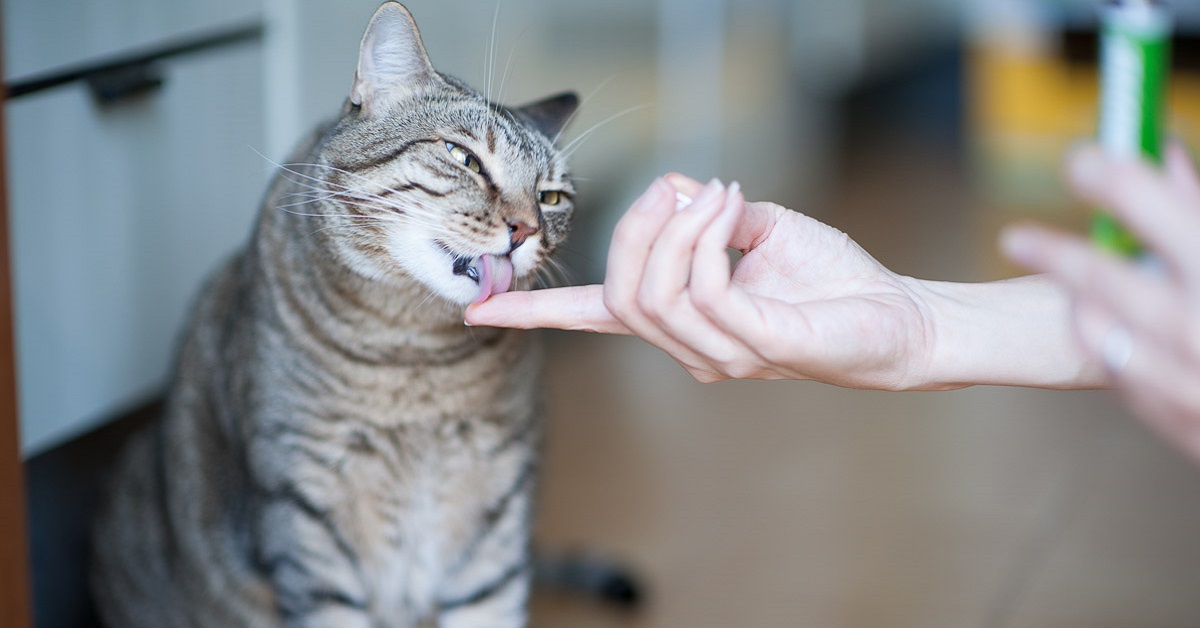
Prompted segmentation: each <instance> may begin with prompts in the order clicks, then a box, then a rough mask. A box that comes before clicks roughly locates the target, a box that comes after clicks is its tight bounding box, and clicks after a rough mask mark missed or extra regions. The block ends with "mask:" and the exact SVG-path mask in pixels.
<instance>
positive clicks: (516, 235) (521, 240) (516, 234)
mask: <svg viewBox="0 0 1200 628" xmlns="http://www.w3.org/2000/svg"><path fill="white" fill-rule="evenodd" d="M504 222H505V224H507V225H508V238H509V242H510V243H511V245H512V246H511V247H510V248H509V252H512V251H515V250H517V247H519V246H521V245H522V244H525V240H527V239H528V238H529V236H531V235H533V234H535V233H537V232H538V228H537V227H533V226H530V225H529V224H528V223H526V222H524V221H522V220H506V221H504Z"/></svg>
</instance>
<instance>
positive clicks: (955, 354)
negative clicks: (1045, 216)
mask: <svg viewBox="0 0 1200 628" xmlns="http://www.w3.org/2000/svg"><path fill="white" fill-rule="evenodd" d="M916 286H917V287H916V288H915V290H917V291H918V292H919V293H920V294H922V295H924V297H925V305H926V306H927V316H928V317H929V339H930V345H929V347H928V351H929V355H928V361H927V368H926V371H925V373H926V375H925V377H924V378H923V379H924V382H923V383H922V384H920V385H919V386H918V387H919V388H921V389H926V390H945V389H954V388H962V387H965V386H970V385H975V384H992V385H1003V386H1029V387H1035V388H1056V389H1080V388H1099V387H1103V386H1104V385H1105V375H1104V371H1103V368H1102V367H1101V366H1100V365H1099V364H1098V363H1096V362H1095V361H1094V360H1091V359H1089V358H1088V357H1087V355H1086V354H1085V353H1084V352H1083V350H1082V348H1081V347H1080V346H1079V344H1078V340H1077V338H1076V335H1075V333H1074V331H1073V329H1072V314H1071V303H1070V299H1069V298H1068V296H1067V293H1066V292H1065V291H1064V290H1063V289H1062V288H1061V287H1060V286H1058V285H1057V284H1055V283H1054V282H1052V281H1051V280H1049V279H1048V278H1046V277H1044V276H1040V275H1036V276H1029V277H1021V278H1017V279H1010V280H1006V281H996V282H990V283H974V284H970V283H947V282H934V281H916Z"/></svg>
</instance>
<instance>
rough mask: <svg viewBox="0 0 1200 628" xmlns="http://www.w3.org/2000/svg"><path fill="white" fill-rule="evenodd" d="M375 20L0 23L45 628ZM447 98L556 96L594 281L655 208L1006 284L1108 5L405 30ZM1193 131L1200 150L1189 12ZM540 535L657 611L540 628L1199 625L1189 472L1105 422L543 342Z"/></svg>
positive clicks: (176, 18)
mask: <svg viewBox="0 0 1200 628" xmlns="http://www.w3.org/2000/svg"><path fill="white" fill-rule="evenodd" d="M376 5H377V2H376V1H375V0H352V1H351V0H345V1H342V2H337V3H333V2H327V1H320V0H250V1H247V0H200V1H194V2H189V3H161V2H153V1H152V0H88V1H83V0H66V1H62V2H55V3H47V2H41V1H38V0H5V2H4V3H3V5H2V9H0V10H2V11H3V23H4V30H3V54H4V73H5V77H6V84H7V87H8V91H7V93H8V98H7V101H6V111H5V113H6V116H7V125H8V127H7V137H6V139H7V146H6V150H7V157H8V168H9V172H8V176H9V202H10V210H9V213H10V221H11V225H10V231H11V242H10V251H11V255H12V258H13V273H14V313H15V315H16V325H17V350H18V355H17V359H18V376H19V386H20V395H19V402H20V415H21V426H20V427H21V434H22V451H23V453H24V456H25V460H26V476H27V483H28V496H27V498H28V501H29V509H30V519H29V521H30V533H31V547H32V553H33V562H34V590H35V598H36V600H35V611H36V617H37V625H38V626H41V627H58V626H63V627H66V626H86V625H91V622H92V621H94V620H93V618H92V617H91V615H90V610H89V609H90V607H89V605H88V602H87V599H86V593H85V592H84V587H83V561H84V560H85V555H86V552H85V548H84V542H85V541H84V534H83V529H84V527H83V524H84V521H85V520H86V517H87V514H88V512H89V510H90V508H91V506H92V504H93V503H94V500H95V491H94V481H95V478H96V477H97V476H98V474H99V473H100V472H102V470H103V468H104V466H105V464H107V462H108V460H109V459H110V458H111V453H112V451H114V449H115V447H116V446H117V445H118V444H119V442H120V440H121V437H122V436H123V434H124V433H125V432H126V430H127V429H128V427H129V426H130V425H132V424H136V423H137V422H138V421H142V420H145V417H146V416H149V415H151V414H152V413H153V403H154V400H155V399H156V398H157V397H158V395H159V394H160V392H161V387H162V384H163V382H164V380H165V374H166V372H167V370H168V368H169V363H170V355H171V350H172V347H173V342H174V339H175V336H176V334H177V333H178V331H179V327H180V325H181V322H182V318H183V316H184V314H185V312H186V310H187V308H188V305H189V302H190V300H191V298H192V296H193V295H194V294H195V292H196V290H197V288H198V286H199V283H200V281H201V280H202V279H203V277H204V276H205V275H206V274H207V273H208V272H210V271H211V270H212V269H213V268H214V267H215V266H216V265H217V264H218V263H219V260H220V259H222V258H223V257H225V256H227V255H228V254H229V253H230V252H232V251H233V250H234V249H235V248H236V247H238V246H240V245H241V243H242V242H244V241H245V239H246V238H247V236H248V234H249V229H250V225H251V222H252V220H253V217H254V215H255V213H256V211H257V207H256V205H257V202H258V200H259V198H260V196H261V194H262V190H263V188H264V186H265V184H266V182H267V180H268V178H269V177H270V176H271V173H272V171H273V165H272V163H273V162H282V161H284V160H286V158H287V153H288V151H289V150H290V148H291V146H292V145H293V144H294V143H295V142H296V141H297V140H298V139H299V138H300V137H301V136H302V135H303V133H304V132H305V131H306V129H308V128H310V127H311V126H312V125H314V124H316V123H317V122H318V121H319V120H322V119H324V118H326V117H328V116H331V115H334V114H335V113H336V112H337V110H338V107H339V106H340V104H341V102H342V101H343V99H344V98H345V95H346V93H347V90H348V89H349V85H350V81H351V78H352V76H353V72H354V62H355V58H356V55H357V45H358V40H359V37H360V35H361V32H362V29H363V27H364V26H365V24H366V21H367V19H368V18H369V17H370V15H371V13H372V12H373V10H374V9H375V7H376ZM407 5H408V6H409V8H410V9H411V10H412V12H413V13H414V15H415V16H416V18H417V22H418V24H419V25H420V27H421V30H422V33H423V35H424V38H425V43H426V46H427V48H428V50H429V52H430V56H431V57H432V59H433V62H434V64H435V66H437V67H438V68H439V69H440V70H442V71H444V72H447V73H450V74H453V75H456V76H458V77H460V78H462V79H464V80H466V81H468V82H469V83H471V84H473V85H475V86H477V87H479V88H481V89H483V88H488V87H489V86H490V91H491V93H492V95H493V96H494V97H497V98H500V99H502V100H504V101H506V102H509V103H520V102H524V101H529V100H534V99H536V98H539V97H541V96H543V95H547V94H550V93H556V92H558V91H562V90H564V89H573V90H576V91H578V92H579V93H580V94H581V95H582V96H583V97H584V106H583V110H582V112H581V114H580V115H579V116H578V118H577V119H576V121H575V123H574V125H573V127H572V129H571V130H570V132H568V134H567V135H566V137H565V139H564V142H567V143H570V144H571V145H572V150H573V151H574V152H573V166H574V171H575V173H576V175H577V177H578V187H579V188H580V194H579V210H578V212H577V220H576V225H575V229H574V234H573V236H572V240H571V243H570V246H569V247H568V250H567V251H566V253H565V261H566V263H567V265H568V267H569V269H570V273H571V278H572V280H573V281H575V282H595V281H599V280H601V279H602V277H603V267H604V260H605V254H606V248H607V243H608V239H609V236H610V234H611V229H612V226H613V224H614V223H615V222H616V220H617V219H618V218H619V216H620V214H621V213H622V212H623V211H624V209H625V208H626V207H627V206H628V204H629V202H630V201H631V200H632V199H633V198H635V197H636V196H637V194H638V193H640V191H641V190H642V189H644V187H645V186H646V185H647V184H648V183H649V182H650V181H651V180H652V179H653V178H654V177H655V176H657V175H659V174H661V173H663V172H666V171H671V170H674V171H680V172H684V173H686V174H689V175H692V176H694V177H696V178H700V179H705V178H709V177H713V176H719V177H721V178H723V179H724V180H726V181H730V180H738V181H740V182H742V184H743V186H744V188H745V189H746V191H747V195H748V196H749V197H750V198H752V199H762V200H773V201H776V202H779V203H781V204H783V205H786V206H788V207H791V208H794V209H796V210H799V211H803V212H805V213H808V214H810V215H813V216H815V217H817V218H819V219H821V220H823V221H826V222H828V223H830V224H832V225H834V226H836V227H838V228H840V229H842V230H844V231H846V232H847V233H849V234H850V236H851V237H853V238H855V239H856V240H857V241H858V242H859V243H860V244H862V245H863V246H864V247H865V248H866V249H867V250H868V251H870V252H871V253H872V254H874V255H875V256H876V257H878V258H879V259H880V260H881V261H882V262H883V263H884V264H886V265H888V266H889V267H891V268H892V269H894V270H896V271H898V272H901V273H905V274H911V275H915V276H919V277H923V278H929V279H944V280H959V281H985V280H991V279H997V278H1001V277H1007V276H1011V275H1013V274H1016V273H1018V272H1019V271H1018V270H1017V269H1015V268H1012V267H1009V266H1007V265H1006V264H1005V263H1004V262H1002V261H1001V260H1000V258H999V256H998V255H997V254H996V252H995V235H996V232H997V230H998V229H999V228H1000V226H1002V225H1004V224H1007V223H1010V222H1012V221H1014V220H1022V219H1034V220H1039V221H1043V222H1048V223H1051V224H1056V225H1059V226H1063V227H1066V228H1071V229H1082V228H1083V226H1084V225H1085V224H1086V220H1087V215H1088V210H1087V208H1083V207H1079V206H1078V205H1077V204H1076V203H1074V202H1073V201H1072V200H1071V199H1070V198H1069V197H1068V196H1067V195H1066V193H1065V192H1064V190H1063V189H1062V186H1061V184H1060V182H1059V179H1058V174H1057V167H1058V162H1059V160H1060V158H1061V155H1062V153H1063V151H1064V150H1065V149H1066V148H1067V147H1068V146H1070V145H1071V144H1072V143H1074V142H1076V141H1078V140H1079V139H1081V138H1085V137H1087V136H1089V135H1091V134H1092V131H1093V129H1094V127H1095V123H1096V115H1095V111H1096V101H1095V96H1096V89H1097V83H1096V65H1095V62H1096V54H1095V53H1096V33H1095V8H1096V7H1095V2H1092V1H1089V0H1057V1H1055V0H1042V1H1034V0H974V1H961V0H960V1H954V0H903V1H901V0H807V1H785V0H658V1H657V2H648V1H645V0H608V1H605V2H590V3H582V2H551V1H550V0H502V1H500V2H497V1H496V0H410V1H409V2H408V3H407ZM1177 5H1178V6H1176V7H1175V10H1176V13H1177V18H1178V25H1177V31H1178V32H1177V37H1176V45H1175V61H1176V71H1175V73H1174V77H1173V83H1172V93H1171V100H1170V109H1171V128H1172V130H1173V132H1175V133H1177V134H1178V135H1180V136H1182V137H1184V138H1185V139H1186V140H1187V141H1189V142H1190V144H1191V145H1192V146H1200V39H1198V36H1200V3H1194V2H1190V3H1183V2H1179V3H1177ZM545 335H546V338H547V340H548V347H549V359H550V368H549V369H548V385H549V387H550V393H551V405H550V410H551V417H550V438H549V443H548V448H547V461H546V465H545V471H544V483H543V491H542V493H543V498H542V502H541V510H542V512H541V517H540V523H539V529H538V536H539V539H540V542H541V543H543V544H544V545H546V546H549V547H554V548H585V549H588V550H589V551H596V552H600V553H601V554H604V555H606V556H609V557H612V558H614V559H616V560H619V561H622V562H624V563H626V564H628V565H629V566H630V568H632V569H633V570H634V572H635V573H637V574H638V575H639V576H640V577H641V578H642V579H643V581H644V582H645V583H646V585H647V586H648V590H649V598H648V603H647V604H646V605H645V607H644V608H643V609H642V610H641V611H640V612H637V613H633V614H626V613H615V612H612V611H610V610H607V609H604V608H601V607H599V606H596V605H591V604H586V603H581V602H579V601H578V600H574V599H570V598H560V597H557V596H555V595H550V594H540V595H538V596H536V599H535V604H534V625H535V626H539V627H541V626H583V627H587V626H598V627H599V626H645V627H650V626H654V627H659V626H670V627H678V626H779V625H814V626H837V627H847V628H849V627H864V628H865V627H868V626H872V627H873V626H893V627H907V626H912V627H923V628H928V627H941V626H944V627H954V628H958V627H962V626H981V627H997V628H999V627H1005V628H1023V627H1032V626H1038V627H1043V628H1047V627H1049V628H1075V627H1078V626H1090V627H1103V626H1138V627H1159V626H1161V627H1176V626H1195V625H1198V624H1200V595H1196V591H1197V590H1198V589H1200V533H1198V532H1197V531H1200V470H1198V469H1196V468H1195V467H1194V466H1191V465H1190V464H1188V463H1187V462H1186V461H1185V460H1184V459H1183V458H1182V457H1181V456H1180V455H1179V454H1177V453H1175V452H1173V451H1171V450H1169V449H1168V448H1167V447H1166V446H1164V445H1162V444H1160V443H1159V441H1157V440H1156V439H1154V438H1153V437H1152V436H1151V435H1150V434H1148V433H1147V432H1146V431H1145V430H1144V429H1143V428H1142V427H1141V425H1140V424H1139V423H1137V422H1136V421H1135V420H1133V419H1132V418H1131V417H1129V416H1128V415H1127V414H1126V412H1125V411H1124V410H1122V409H1121V408H1120V407H1119V405H1118V403H1117V402H1116V400H1115V398H1114V397H1113V396H1111V395H1109V394H1108V393H1104V392H1080V393H1061V392H1046V391H1029V390H1015V389H1001V388H976V389H969V390H965V391H959V392H953V393H914V394H887V393H872V392H860V391H847V390H841V389H835V388H831V387H827V386H820V385H813V384H807V383H782V382H777V383H764V382H731V383H722V384H719V385H711V386H702V385H699V384H697V383H695V382H693V381H691V380H690V379H689V378H688V377H687V375H686V374H685V373H684V372H683V371H682V370H681V369H679V368H678V367H677V366H676V365H675V364H674V363H673V362H671V361H670V360H669V359H667V358H666V357H665V356H663V355H662V354H660V353H658V352H657V351H655V350H653V349H651V348H649V347H647V346H645V345H643V344H641V343H639V342H638V341H635V340H631V339H627V338H608V337H598V336H589V335H583V334H562V333H547V334H545Z"/></svg>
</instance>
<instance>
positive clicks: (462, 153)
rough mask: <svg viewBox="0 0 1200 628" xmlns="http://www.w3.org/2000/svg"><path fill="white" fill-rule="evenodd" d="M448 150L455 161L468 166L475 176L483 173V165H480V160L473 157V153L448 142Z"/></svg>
mask: <svg viewBox="0 0 1200 628" xmlns="http://www.w3.org/2000/svg"><path fill="white" fill-rule="evenodd" d="M446 150H448V151H450V156H451V157H453V158H454V161H457V162H458V163H460V164H462V165H464V166H466V167H467V169H468V170H470V171H471V172H474V173H475V174H479V173H481V172H483V165H481V164H480V163H479V158H478V157H476V156H475V155H473V154H472V153H471V151H469V150H467V149H465V148H463V147H462V146H459V145H458V144H455V143H454V142H446Z"/></svg>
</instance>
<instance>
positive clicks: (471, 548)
mask: <svg viewBox="0 0 1200 628" xmlns="http://www.w3.org/2000/svg"><path fill="white" fill-rule="evenodd" d="M535 467H536V465H535V464H534V463H533V462H532V461H528V460H526V461H525V463H524V464H522V465H521V466H519V467H516V468H515V469H513V471H514V475H513V476H510V479H509V480H508V483H507V485H506V486H505V490H503V491H502V492H500V493H499V495H498V496H497V497H496V498H495V500H494V501H493V502H492V503H490V504H489V505H488V506H487V508H486V510H485V512H484V515H483V525H482V526H480V528H479V530H478V532H477V534H476V536H475V537H474V538H473V539H472V541H471V542H470V543H469V544H468V545H467V547H466V549H465V551H464V552H463V557H462V560H461V562H460V563H459V564H458V565H456V566H455V567H454V568H453V569H451V571H450V573H449V574H448V576H449V578H448V580H447V587H446V589H445V591H444V592H443V595H442V598H441V600H440V604H439V609H440V612H439V614H438V626H439V628H479V627H484V626H486V627H487V628H521V627H523V626H525V625H526V623H527V619H526V605H527V603H528V600H529V589H530V580H531V578H532V575H533V574H532V571H533V566H532V565H533V563H532V559H531V556H530V551H529V548H530V536H531V529H532V519H533V512H532V510H533V490H534V484H535V481H536V470H535Z"/></svg>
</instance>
